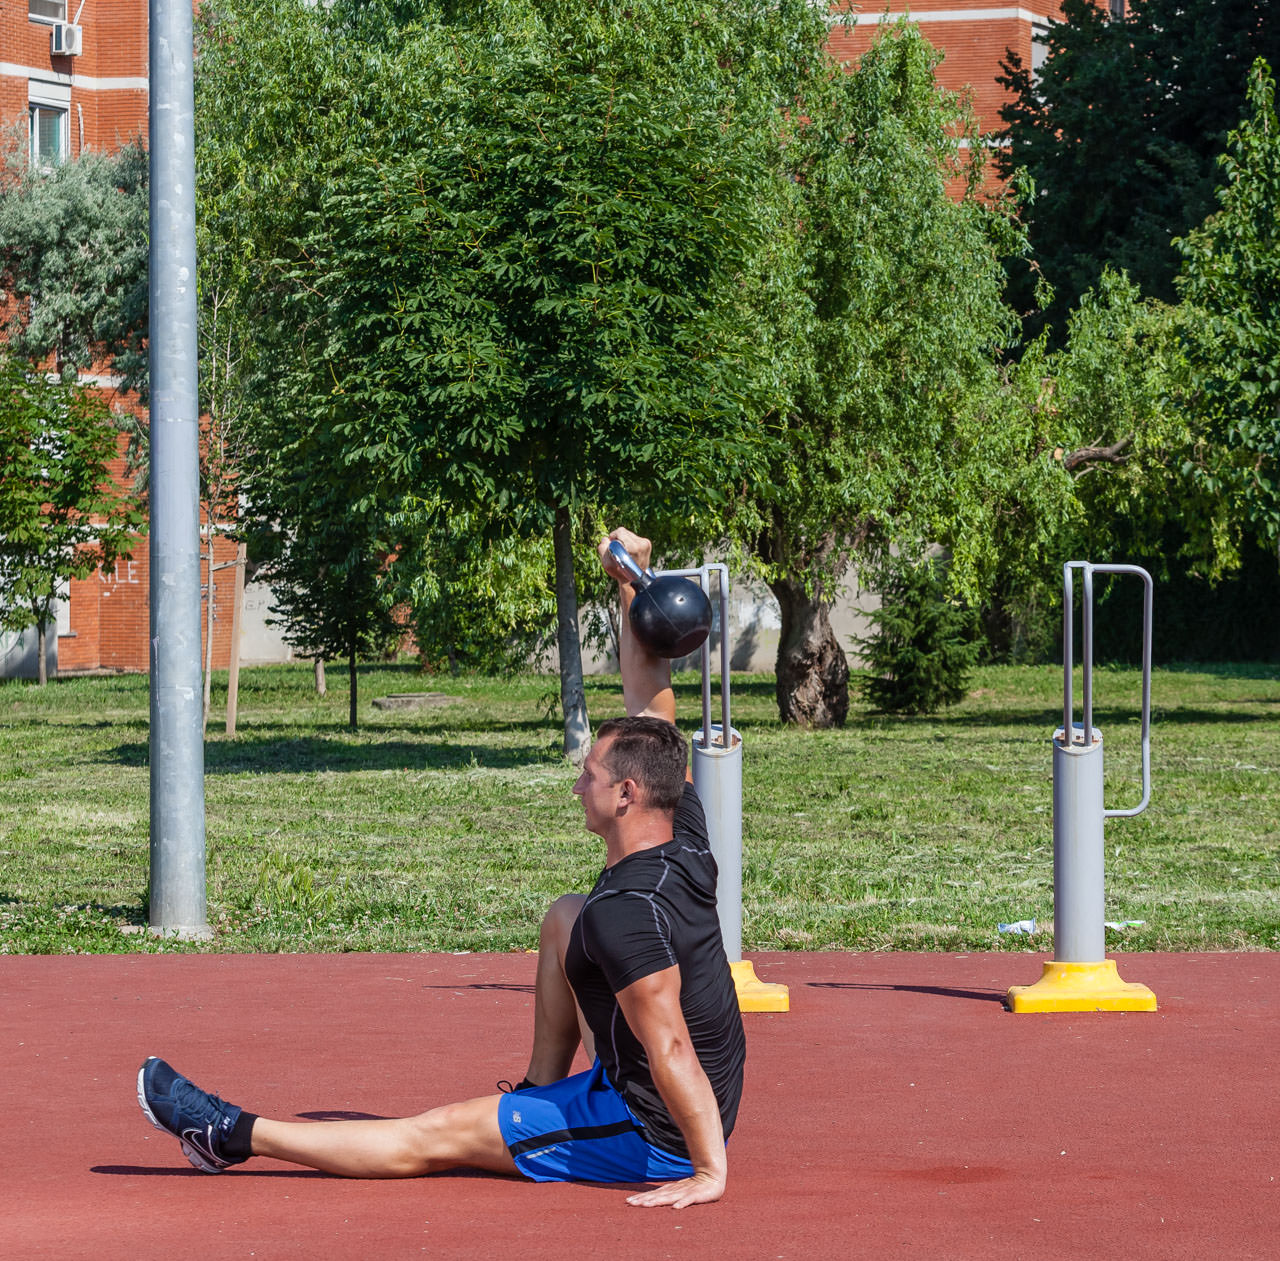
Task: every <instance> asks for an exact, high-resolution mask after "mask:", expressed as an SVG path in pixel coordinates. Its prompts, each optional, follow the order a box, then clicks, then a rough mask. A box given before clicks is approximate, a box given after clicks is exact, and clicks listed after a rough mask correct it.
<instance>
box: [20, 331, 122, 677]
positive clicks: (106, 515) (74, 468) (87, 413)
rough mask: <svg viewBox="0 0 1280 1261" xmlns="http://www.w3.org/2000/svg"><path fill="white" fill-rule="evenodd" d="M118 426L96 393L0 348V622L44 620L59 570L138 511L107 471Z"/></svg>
mask: <svg viewBox="0 0 1280 1261" xmlns="http://www.w3.org/2000/svg"><path fill="white" fill-rule="evenodd" d="M118 433H119V431H118V428H117V426H116V425H115V423H114V420H113V418H112V416H111V414H110V412H109V411H108V410H107V408H106V406H105V405H104V404H103V403H102V401H101V400H100V399H98V398H97V397H96V396H94V395H93V394H91V393H90V392H89V391H87V390H83V389H81V388H80V387H78V386H75V385H66V384H60V383H59V384H54V383H51V382H49V381H48V380H46V379H45V377H44V376H43V375H41V374H38V373H31V372H28V371H27V370H26V369H25V368H24V367H23V366H22V365H21V364H19V363H18V362H16V360H15V359H14V358H13V357H12V356H11V355H10V354H8V353H7V352H5V351H3V350H0V628H3V629H5V630H22V629H24V628H25V627H27V626H35V627H36V628H37V634H38V637H39V654H40V660H39V674H40V681H41V682H42V683H43V682H44V680H45V625H46V623H48V622H49V621H50V620H51V619H52V616H53V612H54V605H55V602H56V601H57V599H58V596H59V594H60V591H61V589H62V588H63V586H64V584H65V583H66V582H67V580H68V579H71V578H84V577H87V576H88V575H89V574H91V573H92V572H93V571H94V569H96V568H97V567H98V566H99V565H106V566H110V565H112V564H114V563H115V559H116V557H117V556H119V555H121V554H123V553H124V551H125V548H126V547H127V543H128V540H129V538H130V536H131V535H133V534H134V533H136V531H137V528H138V527H139V525H140V524H141V522H142V516H141V514H140V513H139V512H138V511H137V510H136V508H135V507H134V505H133V504H132V503H131V502H130V501H129V499H128V498H127V497H126V496H125V495H123V494H122V493H121V492H119V491H118V490H117V488H116V487H115V485H114V483H113V481H112V478H111V467H110V466H111V462H112V461H113V460H114V459H115V457H116V447H117V438H118Z"/></svg>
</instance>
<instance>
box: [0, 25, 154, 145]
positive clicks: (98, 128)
mask: <svg viewBox="0 0 1280 1261" xmlns="http://www.w3.org/2000/svg"><path fill="white" fill-rule="evenodd" d="M79 7H80V4H79V0H67V10H68V11H67V18H68V20H70V19H71V18H73V17H75V15H76V10H77V9H78V8H79ZM78 25H79V26H80V28H81V30H82V31H83V34H84V43H83V46H84V51H83V52H82V53H81V54H80V55H79V56H77V57H53V56H51V55H50V52H49V30H50V27H49V23H47V22H43V21H33V20H31V19H30V17H29V16H28V8H27V4H26V2H25V0H4V3H3V4H2V5H0V63H4V65H5V70H4V72H3V73H0V124H3V125H4V126H9V125H11V124H12V123H13V122H14V121H15V120H19V119H21V120H23V121H24V122H25V119H26V114H27V102H28V99H29V97H28V87H27V80H28V78H29V77H31V78H35V79H37V80H43V81H45V82H58V83H67V82H69V83H70V87H71V109H70V113H69V116H68V120H67V121H68V128H67V145H68V151H69V152H70V154H71V156H72V157H78V156H79V154H80V152H81V131H82V126H83V144H84V147H85V148H91V149H98V150H101V151H108V152H109V151H111V150H114V149H117V148H119V147H120V146H121V145H122V144H124V143H125V142H127V141H129V140H131V139H135V138H138V137H141V138H145V136H146V131H147V90H146V78H147V0H85V5H84V10H83V11H82V12H81V14H80V21H79V23H78ZM24 135H25V132H24Z"/></svg>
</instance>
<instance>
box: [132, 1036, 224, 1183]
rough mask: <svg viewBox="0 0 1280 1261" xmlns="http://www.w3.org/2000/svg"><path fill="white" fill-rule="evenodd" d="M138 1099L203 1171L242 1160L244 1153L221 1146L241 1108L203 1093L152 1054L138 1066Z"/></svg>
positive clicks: (153, 1121) (152, 1119) (218, 1170)
mask: <svg viewBox="0 0 1280 1261" xmlns="http://www.w3.org/2000/svg"><path fill="white" fill-rule="evenodd" d="M138 1103H139V1104H140V1105H141V1107H142V1110H143V1112H145V1113H146V1114H147V1120H148V1121H150V1122H151V1124H152V1125H154V1126H155V1127H156V1129H158V1130H164V1131H165V1133H167V1134H172V1135H173V1136H174V1138H176V1139H177V1140H178V1142H180V1143H181V1144H182V1154H183V1155H184V1156H185V1157H186V1158H187V1159H188V1160H189V1161H190V1162H191V1163H192V1164H193V1165H194V1166H195V1167H196V1168H197V1169H199V1170H202V1171H203V1172H204V1173H221V1172H222V1171H223V1170H224V1169H226V1168H227V1166H228V1165H241V1164H243V1163H244V1162H245V1159H246V1157H244V1156H227V1155H226V1154H225V1153H224V1152H223V1151H222V1150H221V1148H222V1144H223V1143H224V1142H225V1140H226V1139H227V1137H228V1136H229V1135H230V1133H231V1130H232V1127H233V1126H234V1125H235V1123H236V1120H237V1119H238V1118H239V1116H240V1112H241V1109H240V1108H237V1107H234V1106H233V1105H232V1104H229V1103H223V1102H222V1100H221V1099H219V1098H218V1096H217V1095H210V1094H206V1093H205V1092H204V1091H203V1090H201V1089H200V1087H199V1086H197V1085H196V1084H195V1083H194V1082H192V1081H188V1080H187V1079H186V1078H185V1077H183V1076H182V1074H181V1073H175V1072H174V1071H173V1069H172V1068H170V1067H169V1065H168V1064H166V1063H165V1062H164V1060H158V1059H156V1057H155V1056H154V1055H153V1056H152V1057H151V1058H150V1059H149V1060H147V1061H146V1063H145V1064H143V1066H142V1067H141V1068H140V1069H138Z"/></svg>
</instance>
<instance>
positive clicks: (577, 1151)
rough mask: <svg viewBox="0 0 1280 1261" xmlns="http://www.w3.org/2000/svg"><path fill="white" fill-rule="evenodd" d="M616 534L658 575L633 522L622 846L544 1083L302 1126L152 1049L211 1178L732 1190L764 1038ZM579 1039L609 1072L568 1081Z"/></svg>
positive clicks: (147, 1097)
mask: <svg viewBox="0 0 1280 1261" xmlns="http://www.w3.org/2000/svg"><path fill="white" fill-rule="evenodd" d="M610 539H618V540H619V541H620V542H621V543H622V544H623V545H624V546H625V547H626V548H627V550H628V551H629V552H630V553H631V555H632V557H634V559H635V560H636V561H637V562H638V563H639V564H640V566H641V567H642V568H645V569H647V568H648V566H649V560H650V551H651V548H650V543H649V540H648V539H644V538H640V537H639V536H638V535H635V534H632V533H631V532H630V531H629V530H614V531H613V533H612V534H610V536H609V538H608V539H604V540H602V541H601V543H600V547H599V552H600V562H601V564H602V565H603V566H604V568H605V570H606V572H607V573H608V574H609V575H610V576H611V577H613V578H614V579H616V580H617V581H618V590H619V599H620V601H621V605H622V610H621V611H622V617H621V619H620V624H621V642H620V645H619V655H620V659H621V669H622V690H623V700H624V703H625V705H626V710H627V715H628V716H627V717H626V718H620V719H615V720H613V721H612V722H607V723H605V724H604V725H603V726H602V727H601V728H600V730H599V732H598V733H597V737H596V742H595V744H594V745H592V747H591V751H590V753H588V755H587V759H586V761H585V762H584V763H583V766H582V773H581V775H579V776H578V780H577V782H576V783H575V784H574V786H573V791H574V793H575V794H576V795H577V796H578V797H579V798H580V799H581V801H582V808H583V812H584V814H585V822H586V827H587V830H588V831H589V832H593V833H595V834H596V835H597V836H599V837H600V838H601V839H602V840H603V841H604V843H605V867H604V870H603V871H602V872H601V873H600V878H599V879H598V880H597V881H596V883H595V887H594V888H593V889H592V890H591V892H590V893H588V894H586V895H585V896H584V895H582V894H569V895H566V896H564V897H562V898H559V899H558V900H557V901H556V902H555V903H553V904H552V906H551V908H550V910H549V911H548V912H547V915H546V917H545V918H544V920H543V922H542V931H541V937H540V941H539V951H538V971H537V987H536V997H535V1001H534V1025H533V1052H532V1055H531V1056H530V1059H529V1068H528V1071H527V1073H526V1074H525V1078H524V1080H523V1081H522V1082H521V1083H520V1084H519V1086H517V1087H516V1088H515V1089H514V1090H512V1091H510V1092H509V1093H507V1094H497V1095H488V1096H484V1097H482V1098H478V1099H470V1100H467V1101H466V1102H464V1103H454V1104H448V1105H446V1106H444V1107H440V1108H433V1109H432V1110H431V1111H429V1112H424V1113H422V1114H421V1115H420V1116H415V1117H405V1118H401V1119H395V1120H369V1121H322V1122H305V1123H299V1122H290V1121H274V1120H270V1119H269V1118H267V1117H264V1116H257V1115H254V1114H253V1113H250V1112H246V1111H244V1110H243V1109H241V1108H238V1107H235V1106H233V1105H231V1104H227V1103H224V1102H223V1101H222V1100H221V1099H219V1098H218V1097H217V1096H216V1095H210V1094H207V1093H206V1092H205V1091H203V1090H201V1089H200V1088H199V1087H198V1086H196V1085H195V1084H194V1083H192V1082H190V1081H189V1080H188V1079H187V1078H185V1077H182V1076H181V1075H179V1074H178V1073H176V1072H174V1070H173V1069H172V1068H170V1067H169V1065H168V1064H166V1063H165V1062H164V1061H163V1060H160V1059H156V1058H154V1057H152V1058H150V1059H148V1060H147V1061H146V1063H144V1064H143V1065H142V1067H141V1069H139V1071H138V1102H139V1103H140V1104H141V1105H142V1110H143V1111H144V1112H145V1113H146V1115H147V1119H148V1120H149V1121H150V1122H151V1123H152V1124H153V1125H154V1126H155V1127H156V1128H157V1129H160V1130H164V1131H166V1132H167V1133H169V1134H172V1135H173V1136H174V1137H175V1138H177V1139H178V1140H179V1141H180V1142H181V1144H182V1151H183V1154H184V1155H185V1156H186V1157H187V1159H188V1160H189V1161H190V1162H191V1163H192V1164H193V1165H194V1166H195V1167H196V1168H197V1169H202V1170H204V1171H206V1172H208V1173H220V1172H221V1171H222V1170H223V1169H225V1168H227V1167H228V1166H230V1165H237V1164H240V1163H242V1162H243V1161H245V1160H247V1159H249V1158H250V1157H251V1156H271V1157H274V1158H276V1159H277V1160H287V1161H291V1162H293V1163H294V1164H298V1165H306V1166H308V1167H310V1168H313V1169H320V1170H324V1171H325V1172H327V1173H332V1174H340V1175H343V1176H346V1177H352V1178H403V1177H415V1176H417V1175H420V1174H426V1173H434V1172H436V1171H438V1170H442V1169H449V1168H453V1167H455V1166H458V1165H466V1166H471V1167H474V1168H478V1169H488V1170H492V1171H494V1172H496V1173H506V1174H515V1173H520V1174H523V1175H524V1176H525V1177H527V1178H531V1179H533V1180H534V1181H537V1182H569V1181H585V1182H657V1183H659V1184H660V1185H658V1186H656V1187H653V1188H651V1189H649V1190H646V1191H641V1192H639V1193H638V1194H635V1195H631V1196H628V1198H627V1202H628V1203H629V1204H635V1205H640V1206H642V1207H654V1206H657V1205H670V1206H671V1207H673V1208H685V1207H687V1206H688V1205H690V1204H699V1203H706V1202H710V1201H712V1200H717V1199H719V1198H720V1196H721V1195H722V1194H723V1193H724V1188H725V1178H726V1172H727V1164H726V1160H725V1139H726V1138H727V1137H728V1135H729V1132H730V1131H731V1130H732V1128H733V1123H734V1119H735V1117H736V1116H737V1111H738V1101H739V1098H740V1097H741V1093H742V1066H743V1061H744V1059H745V1052H746V1043H745V1038H744V1036H743V1030H742V1018H741V1017H740V1016H739V1014H738V1002H737V996H736V993H735V990H734V984H733V979H732V977H731V975H730V972H729V965H728V962H727V961H726V959H725V953H724V945H723V943H722V941H721V937H720V925H719V920H718V919H717V916H716V900H715V885H716V867H715V861H714V859H713V858H712V856H711V851H710V846H709V843H708V840H707V828H706V820H705V819H704V817H703V813H702V807H701V805H700V804H699V802H698V797H697V794H696V793H695V792H694V790H693V785H692V782H691V781H690V779H689V773H688V749H687V747H686V745H685V742H684V739H683V738H682V737H681V736H680V734H679V732H678V731H677V730H676V728H675V726H674V725H673V724H674V722H675V712H676V710H675V694H674V692H673V691H672V689H671V668H670V664H669V662H667V661H666V660H665V659H664V658H661V657H657V656H654V655H653V654H652V653H650V652H649V651H648V650H647V649H646V648H645V647H644V646H643V645H642V644H640V643H639V642H638V641H637V640H636V639H635V638H634V637H633V636H632V634H631V630H630V621H629V618H628V611H629V608H630V603H631V598H632V596H633V595H634V589H633V588H632V587H631V585H630V583H629V582H628V581H627V578H626V575H625V574H624V573H623V572H622V571H621V569H620V568H619V566H618V565H617V562H616V561H614V560H613V558H612V557H611V556H610V555H609V552H608V544H609V540H610ZM579 1043H581V1044H582V1046H583V1048H584V1049H585V1051H586V1053H587V1057H588V1058H589V1059H591V1060H592V1061H593V1063H592V1067H591V1068H590V1069H589V1070H588V1071H587V1072H585V1073H579V1074H577V1075H575V1076H573V1077H566V1074H567V1073H568V1072H569V1068H570V1065H571V1064H572V1062H573V1057H574V1055H575V1053H576V1051H577V1048H578V1045H579Z"/></svg>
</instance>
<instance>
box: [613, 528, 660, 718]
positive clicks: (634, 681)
mask: <svg viewBox="0 0 1280 1261" xmlns="http://www.w3.org/2000/svg"><path fill="white" fill-rule="evenodd" d="M613 539H616V540H617V541H618V542H619V543H621V544H622V546H623V547H625V548H626V549H627V551H628V552H630V553H631V558H632V559H633V560H634V561H635V562H636V564H637V565H639V566H640V568H641V569H648V568H649V564H650V561H651V559H652V554H653V545H652V543H650V541H649V540H648V539H646V538H642V537H641V536H640V535H638V534H633V533H632V532H631V531H630V530H624V529H617V530H611V531H610V533H609V537H608V538H606V539H601V540H600V543H599V545H598V547H597V549H596V550H597V551H598V552H599V554H600V563H601V565H603V566H604V571H605V573H607V574H608V575H609V577H610V578H613V579H615V580H616V582H617V584H618V603H619V606H620V608H619V613H620V617H619V620H618V662H619V666H620V668H621V670H622V699H623V703H624V704H625V705H626V709H627V715H628V717H636V716H638V715H647V716H648V717H650V718H665V719H666V720H667V722H670V723H674V722H675V720H676V694H675V692H673V691H672V690H671V662H670V661H668V660H667V659H666V658H665V657H659V656H658V655H657V654H656V653H652V652H650V651H649V649H648V648H646V647H645V646H644V645H643V644H642V643H640V641H639V640H638V639H636V637H635V636H634V635H633V634H632V633H631V601H632V600H633V599H634V598H635V595H636V590H635V588H634V587H633V586H632V585H631V581H630V579H629V578H628V577H627V574H626V573H625V571H624V570H623V569H622V568H621V566H620V565H619V564H618V562H617V561H615V560H614V559H613V557H612V556H611V555H610V554H609V543H610V541H611V540H613Z"/></svg>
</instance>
